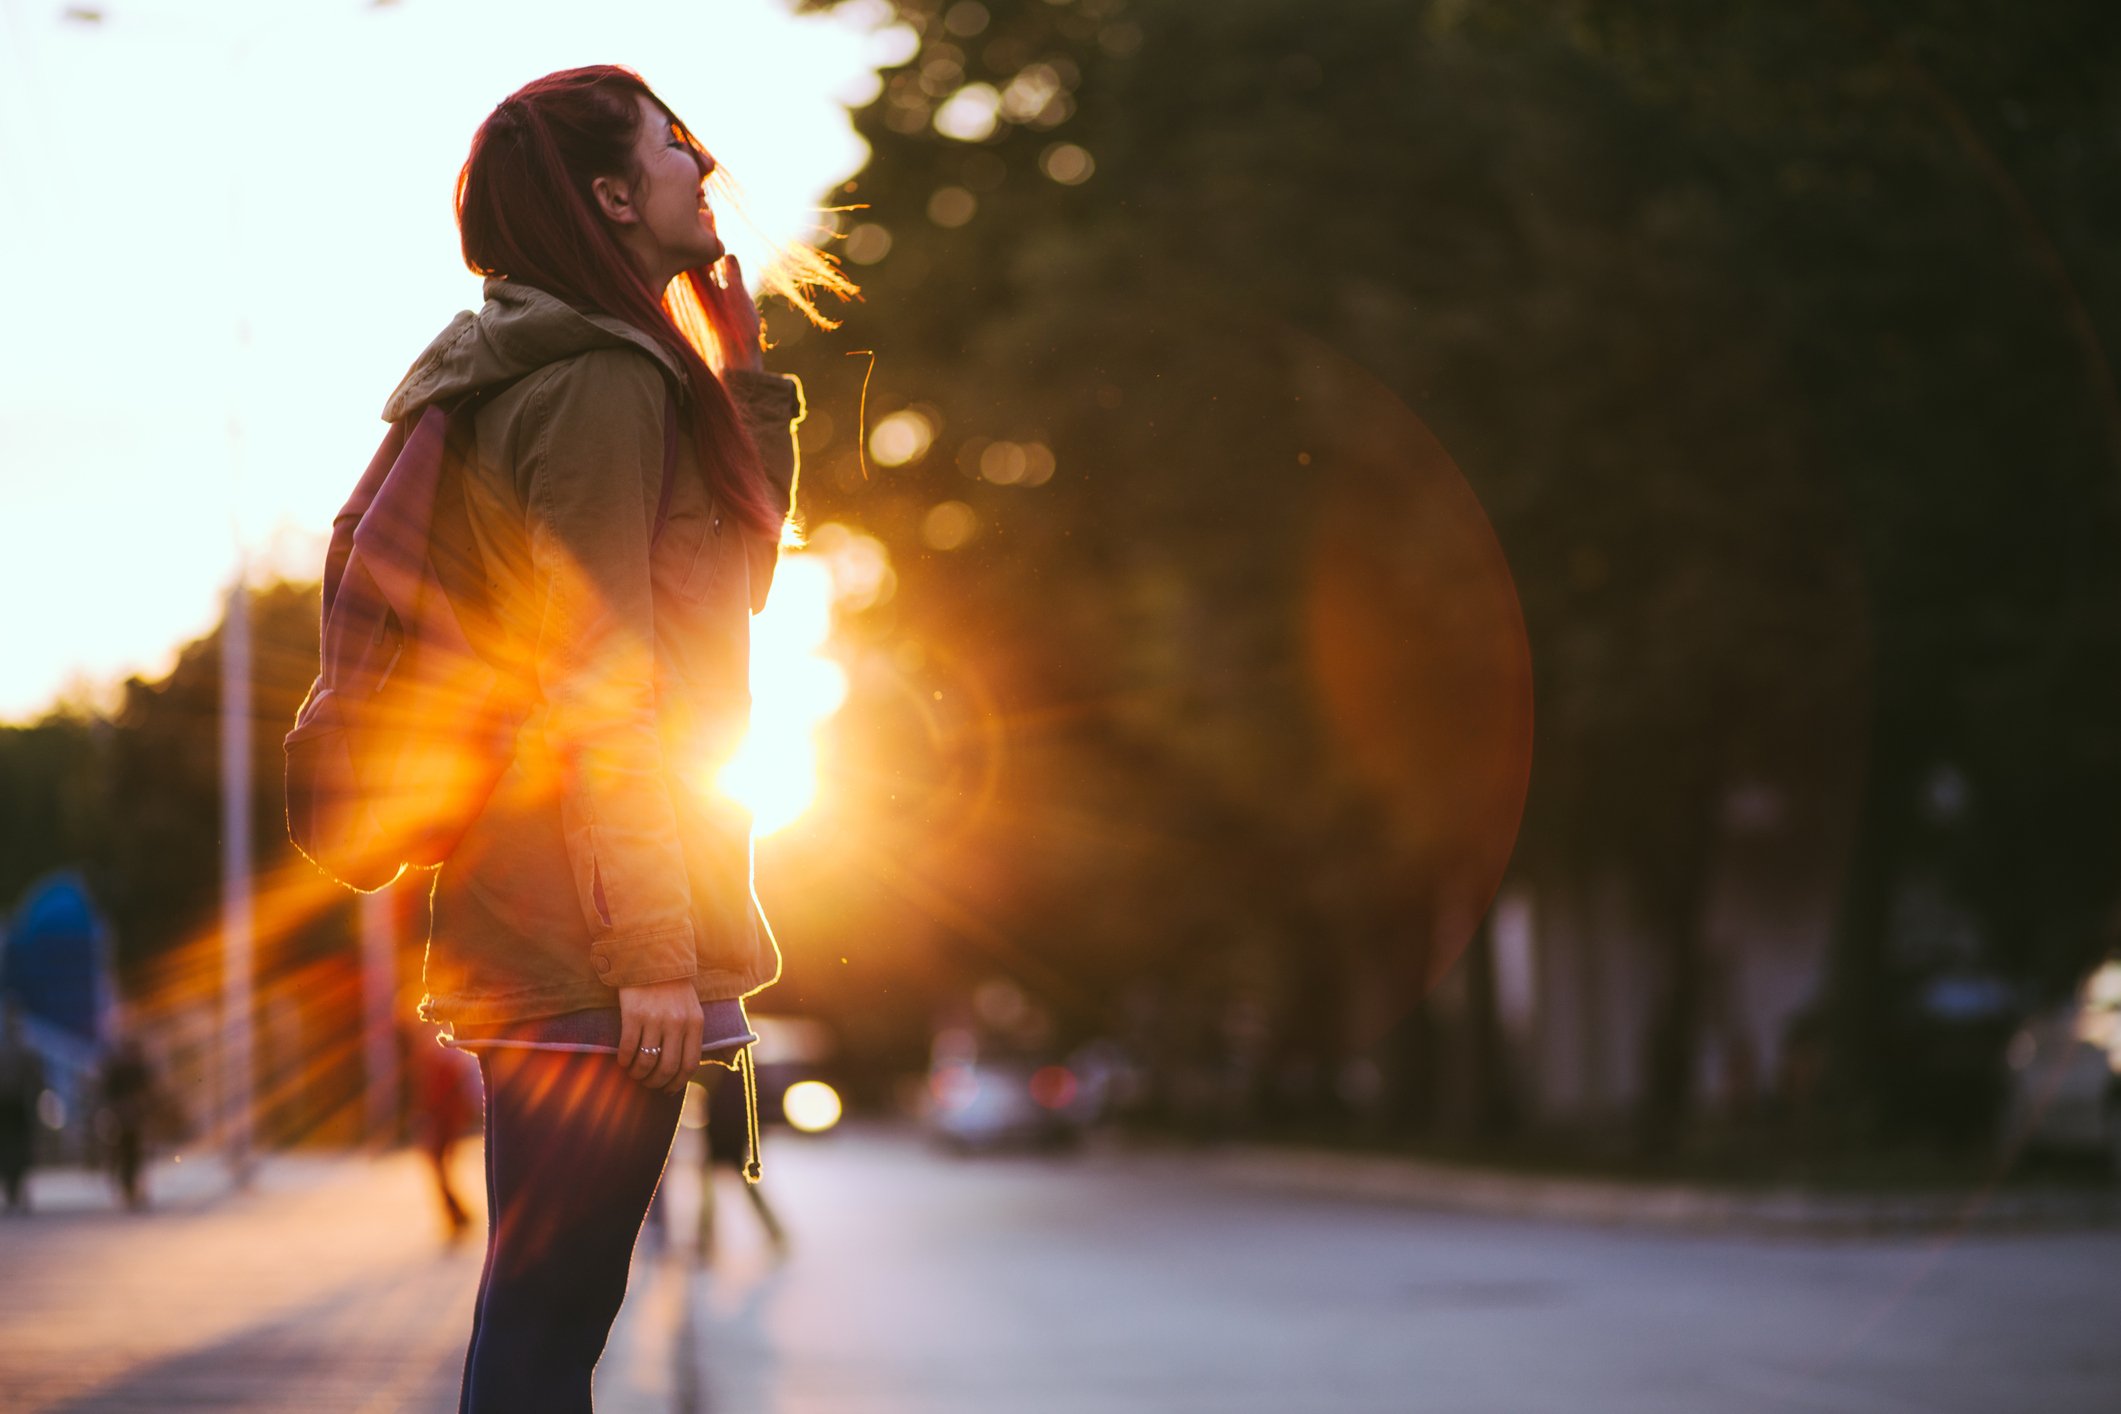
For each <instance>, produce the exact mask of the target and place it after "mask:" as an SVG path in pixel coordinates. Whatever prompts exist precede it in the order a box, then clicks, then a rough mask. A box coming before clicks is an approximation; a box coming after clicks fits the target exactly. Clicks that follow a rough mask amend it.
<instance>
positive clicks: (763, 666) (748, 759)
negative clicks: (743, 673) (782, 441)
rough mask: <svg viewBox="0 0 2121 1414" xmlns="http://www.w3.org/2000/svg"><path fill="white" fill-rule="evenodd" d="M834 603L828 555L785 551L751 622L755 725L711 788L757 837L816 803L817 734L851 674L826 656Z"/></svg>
mask: <svg viewBox="0 0 2121 1414" xmlns="http://www.w3.org/2000/svg"><path fill="white" fill-rule="evenodd" d="M833 598H834V593H833V574H832V569H831V566H830V564H829V563H828V561H827V560H826V559H825V557H823V556H821V555H814V554H808V553H804V552H801V551H796V552H783V554H782V556H781V563H780V567H779V568H778V569H777V570H776V571H775V572H774V577H773V593H772V595H771V596H770V597H769V598H768V599H767V601H766V608H765V611H764V612H763V613H761V614H760V615H759V616H758V617H757V618H756V619H754V620H753V621H752V635H751V726H750V728H749V730H747V731H746V732H745V734H744V741H743V744H742V745H741V746H739V747H738V748H737V751H736V754H735V755H734V756H732V757H731V758H730V759H729V762H728V763H727V764H726V765H724V766H723V767H722V769H721V770H720V772H718V773H717V774H716V776H715V780H714V784H715V787H716V788H717V789H718V790H720V791H722V792H723V793H724V794H726V795H728V796H729V797H731V798H732V799H734V800H736V801H738V802H739V803H741V804H742V805H743V806H744V807H745V808H746V809H748V810H749V811H750V812H751V821H752V824H751V828H752V833H753V834H755V835H770V834H772V833H773V832H774V831H776V830H780V829H785V828H786V827H787V826H789V825H791V824H793V823H794V822H795V821H796V820H797V819H798V818H800V817H801V816H802V814H803V812H804V811H806V810H808V809H809V808H810V806H811V804H812V802H814V801H815V800H816V799H817V786H818V781H817V729H818V727H819V726H821V725H822V724H823V723H824V721H825V720H826V719H827V718H828V717H830V716H831V715H832V714H833V713H834V712H836V711H838V710H839V707H840V704H841V703H842V702H844V701H846V700H847V674H846V671H845V670H844V669H843V668H841V667H840V665H839V664H838V663H835V662H833V661H832V660H831V659H830V658H827V657H825V656H824V654H823V652H822V650H823V648H824V647H825V644H826V641H827V640H828V639H829V638H830V636H831V633H832V605H833Z"/></svg>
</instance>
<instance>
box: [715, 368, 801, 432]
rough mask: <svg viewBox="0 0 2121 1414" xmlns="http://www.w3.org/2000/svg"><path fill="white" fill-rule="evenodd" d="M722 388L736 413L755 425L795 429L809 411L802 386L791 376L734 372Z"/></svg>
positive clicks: (738, 369)
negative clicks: (724, 388)
mask: <svg viewBox="0 0 2121 1414" xmlns="http://www.w3.org/2000/svg"><path fill="white" fill-rule="evenodd" d="M722 384H723V386H724V387H726V388H728V389H729V396H730V397H731V398H733V399H735V401H736V405H737V409H738V410H739V411H740V412H742V413H743V414H744V416H745V417H746V418H747V419H748V420H750V421H751V422H753V423H754V424H758V423H765V424H769V425H770V424H772V423H777V422H778V423H785V424H787V425H789V426H793V425H794V424H796V423H798V422H801V421H802V420H803V416H804V414H805V413H807V412H808V411H809V408H808V407H807V406H806V405H805V404H804V402H803V385H802V383H801V382H800V381H798V380H797V378H796V377H795V375H794V374H792V373H766V372H762V371H755V370H752V369H749V368H733V369H731V370H729V371H728V372H727V373H725V374H723V375H722Z"/></svg>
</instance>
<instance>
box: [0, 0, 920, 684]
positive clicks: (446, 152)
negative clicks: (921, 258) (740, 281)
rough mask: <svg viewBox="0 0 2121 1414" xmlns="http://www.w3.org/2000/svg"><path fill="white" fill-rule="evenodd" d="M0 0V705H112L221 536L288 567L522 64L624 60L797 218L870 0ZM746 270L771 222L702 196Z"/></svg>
mask: <svg viewBox="0 0 2121 1414" xmlns="http://www.w3.org/2000/svg"><path fill="white" fill-rule="evenodd" d="M67 8H68V7H67V6H66V4H65V3H64V0H0V184H4V186H5V189H6V191H7V193H8V195H7V201H6V206H5V208H4V219H0V270H4V271H6V272H8V273H9V278H8V279H7V280H6V283H5V285H4V286H0V291H4V293H0V308H4V309H5V311H6V314H5V327H6V331H7V337H6V338H5V339H0V626H4V627H0V721H24V720H29V719H32V718H34V717H35V716H37V715H39V714H40V713H41V712H42V711H44V710H45V709H46V708H47V707H48V706H49V705H51V704H52V703H53V702H54V701H55V700H56V699H57V698H58V697H59V696H60V695H61V694H67V695H72V696H81V697H86V698H87V699H89V700H90V701H104V700H107V699H108V695H109V693H110V691H111V689H112V688H113V687H114V686H115V685H116V684H117V683H119V682H122V681H123V679H124V678H125V677H126V676H127V675H129V674H132V673H140V674H143V675H145V676H149V677H153V676H157V675H159V674H160V673H162V672H164V671H166V670H167V669H168V667H169V666H170V665H171V663H173V661H174V658H175V653H176V650H177V649H178V648H179V647H180V646H181V645H182V644H183V643H184V642H186V641H188V640H190V639H193V638H196V637H198V636H199V635H201V634H203V633H205V632H207V631H208V630H209V629H210V628H211V627H212V625H213V623H214V622H215V621H216V619H217V618H218V615H219V612H220V601H221V597H222V596H223V595H224V594H225V593H226V591H227V588H228V586H229V584H230V583H231V582H232V581H233V579H234V576H235V572H236V567H237V565H238V563H239V547H240V560H241V562H244V563H247V564H249V565H250V566H251V567H252V568H251V573H252V575H253V577H256V578H269V577H271V576H273V575H275V574H278V573H286V574H288V575H290V576H296V577H301V578H313V577H314V576H315V575H316V574H317V572H318V567H319V566H320V565H321V563H322V558H323V542H324V536H325V535H326V533H327V532H328V530H329V527H330V523H331V518H332V516H333V514H334V513H335V512H336V511H337V510H338V508H339V506H340V504H341V503H342V502H343V501H344V500H345V498H346V495H347V493H348V492H349V491H350V490H351V489H352V488H353V483H354V481H355V480H356V479H357V478H358V477H359V475H360V473H361V471H362V469H363V468H364V467H365V466H366V464H367V461H368V458H369V456H370V454H371V453H372V452H373V451H374V450H375V445H376V443H377V442H378V441H379V440H380V438H381V437H382V434H383V432H384V425H383V423H382V421H381V414H382V407H383V402H384V399H385V398H386V397H387V396H388V395H389V393H390V391H391V389H392V388H394V387H395V386H396V385H397V382H398V380H399V378H400V377H402V376H403V374H404V372H405V370H406V369H407V367H409V366H410V365H411V363H412V361H413V359H414V358H415V357H416V356H417V355H418V354H419V352H420V350H421V349H422V348H424V347H425V346H426V344H427V342H428V340H429V339H431V338H432V337H433V336H434V335H435V334H436V333H437V332H439V331H440V330H441V328H442V327H443V325H445V324H446V323H447V322H448V321H449V319H450V317H451V316H452V315H453V314H454V313H455V312H456V311H457V310H459V309H466V308H474V307H476V306H477V305H478V303H479V301H480V291H479V281H478V278H477V277H476V276H474V275H472V274H471V273H470V272H469V271H467V270H466V269H465V268H464V264H463V258H462V255H461V252H460V250H459V248H458V244H457V233H456V224H455V220H454V217H453V215H452V212H451V195H452V191H453V188H454V184H455V180H456V174H457V170H458V168H459V167H460V166H461V165H462V163H463V160H464V155H465V152H466V150H467V148H468V147H469V144H470V140H471V134H472V131H473V130H474V129H475V128H476V127H477V126H478V124H479V122H480V121H481V120H482V119H483V118H484V117H485V115H486V114H487V113H488V112H489V111H490V110H491V109H492V107H493V106H494V104H496V103H497V102H499V101H500V100H501V99H502V98H504V97H506V96H507V95H508V94H509V93H510V92H511V91H512V90H514V89H515V88H517V87H518V86H520V85H521V84H522V83H524V82H526V81H527V80H529V79H531V78H535V77H536V76H537V75H539V74H542V73H547V72H550V71H552V70H554V69H560V68H569V67H573V66H575V65H578V64H585V63H618V64H625V65H628V66H630V67H632V68H634V69H636V70H638V71H639V72H640V73H641V75H642V76H643V77H644V78H646V79H647V80H648V82H649V84H650V85H651V86H652V87H654V88H655V89H656V90H657V92H658V93H660V94H661V95H662V97H663V98H664V99H665V100H666V101H667V102H668V103H669V104H670V105H671V107H672V108H673V109H674V110H675V111H676V112H677V114H678V115H679V116H680V117H681V118H683V119H684V120H685V122H686V123H687V125H688V126H690V127H691V128H692V129H693V130H694V131H695V132H697V133H699V134H700V136H701V138H702V140H703V141H704V142H705V143H706V144H707V146H708V147H709V149H710V150H711V151H713V152H714V154H715V156H716V158H717V160H718V161H720V162H721V164H722V165H723V166H724V168H726V169H727V170H728V171H729V172H730V173H731V174H732V175H733V176H735V177H736V178H737V180H738V181H739V182H740V183H741V184H742V185H743V187H744V189H745V191H746V194H747V205H748V207H749V210H750V213H751V215H752V217H753V218H754V219H755V220H756V221H757V223H758V226H759V228H760V230H761V231H762V232H763V233H764V237H765V238H771V239H773V240H786V239H791V238H796V237H800V236H802V235H804V234H805V233H814V232H815V231H816V229H817V223H818V221H819V220H820V216H819V211H820V208H822V207H824V206H828V205H831V204H834V195H833V189H834V188H836V187H837V186H838V185H839V184H840V183H841V182H843V181H845V180H846V179H847V178H848V177H849V176H851V175H853V174H854V173H855V172H856V171H857V170H858V169H859V168H860V166H861V165H862V162H863V160H864V159H865V157H866V155H867V154H866V149H865V146H864V144H863V143H862V141H861V140H860V139H859V138H858V137H856V135H855V134H854V132H853V129H852V128H851V126H850V125H849V123H848V119H847V108H848V106H849V105H850V104H853V105H858V104H860V103H862V102H865V101H867V99H868V98H869V96H870V95H871V94H873V92H874V91H875V84H876V76H875V70H876V67H877V66H879V65H883V64H889V63H894V62H898V61H899V60H900V59H902V58H903V57H904V56H905V54H906V53H907V52H909V51H910V48H911V35H910V34H909V33H908V32H906V31H904V30H902V29H899V28H896V27H894V26H891V25H890V24H889V12H888V10H887V9H886V7H885V5H884V4H883V3H882V0H858V3H855V4H852V5H848V6H845V7H843V8H842V9H841V10H840V11H838V12H836V13H835V14H833V15H830V16H807V17H797V16H795V15H793V14H791V13H790V10H789V6H788V4H787V3H784V0H596V3H593V4H589V5H584V4H580V3H578V2H577V0H515V3H494V0H397V3H394V4H387V5H373V4H371V3H369V0H277V3H270V0H94V3H93V4H87V5H77V6H75V7H74V8H76V9H91V10H94V11H97V12H100V14H101V19H100V20H96V21H92V22H91V21H84V20H82V19H79V18H75V17H71V16H69V15H68V14H67ZM721 226H722V232H723V236H724V239H725V241H726V242H727V244H728V246H729V248H730V249H731V250H732V251H733V252H734V253H735V254H736V255H737V257H738V258H739V259H740V260H741V261H742V262H743V263H744V265H745V266H746V268H747V269H750V270H756V269H758V268H759V267H760V266H761V265H762V264H763V260H764V256H763V251H764V248H765V247H764V239H762V238H761V237H758V236H753V235H752V234H751V233H750V232H748V231H746V230H745V229H744V226H743V223H742V222H741V221H738V220H733V219H731V217H730V215H729V214H728V213H726V212H724V213H722V221H721Z"/></svg>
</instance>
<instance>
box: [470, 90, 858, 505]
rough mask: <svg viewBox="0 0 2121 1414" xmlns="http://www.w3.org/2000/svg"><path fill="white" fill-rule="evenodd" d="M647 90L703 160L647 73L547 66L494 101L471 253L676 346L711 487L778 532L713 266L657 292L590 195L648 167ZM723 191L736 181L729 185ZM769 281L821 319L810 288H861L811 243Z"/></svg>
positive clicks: (478, 171)
mask: <svg viewBox="0 0 2121 1414" xmlns="http://www.w3.org/2000/svg"><path fill="white" fill-rule="evenodd" d="M639 98H646V99H648V100H649V101H650V102H652V103H654V104H655V105H656V106H657V107H658V108H661V109H662V110H663V112H664V113H665V114H666V115H669V117H670V120H671V122H672V123H675V124H677V127H678V131H679V132H680V133H681V134H682V135H683V136H684V137H685V139H686V141H687V142H688V143H690V144H691V145H692V147H693V150H694V152H695V153H696V154H697V155H699V156H700V157H702V158H704V157H705V155H706V154H705V152H704V150H703V149H702V148H701V147H700V145H699V142H698V140H697V139H696V138H694V137H693V136H692V134H691V132H690V130H689V129H686V128H685V127H684V125H683V124H682V123H680V122H678V119H677V117H676V115H675V114H671V113H670V108H669V105H667V104H665V103H664V102H663V100H662V99H660V98H657V97H656V95H655V93H654V92H653V91H652V90H651V89H650V88H649V87H648V85H647V84H646V83H645V82H644V81H643V80H642V79H641V77H640V75H638V74H636V73H634V72H633V71H632V70H630V69H624V68H619V67H617V66H615V65H609V64H599V65H594V66H591V67H588V68H581V69H564V70H561V71H560V72H558V73H553V74H547V75H546V76H545V77H543V78H541V79H534V80H532V81H531V82H530V83H527V84H525V85H524V86H523V87H521V88H519V89H517V90H516V91H515V92H514V93H512V94H510V95H509V96H508V98H507V99H505V100H504V101H503V102H502V103H501V105H500V106H499V107H497V108H496V109H494V111H493V112H492V113H491V114H490V115H488V117H487V119H486V121H485V122H483V123H481V124H480V125H479V130H478V132H477V133H475V134H474V135H473V137H472V140H471V155H470V156H469V157H468V158H466V159H465V162H464V168H463V170H462V171H461V172H460V173H459V174H458V176H457V192H456V206H457V229H458V232H459V233H460V235H461V237H462V240H463V248H464V263H465V264H466V265H468V266H470V267H471V269H472V270H473V272H474V273H476V274H479V275H488V276H493V275H498V276H501V277H503V278H505V279H510V280H521V281H522V282H523V283H524V284H526V285H532V286H535V287H536V288H538V289H541V290H543V291H545V292H546V293H547V294H550V295H554V296H556V297H558V298H559V299H562V300H565V301H566V302H567V303H569V304H571V305H573V306H574V307H575V308H577V309H581V310H585V311H590V312H593V313H598V314H605V315H609V316H611V317H613V318H616V319H621V320H624V321H625V322H626V323H628V324H631V325H632V326H634V327H635V328H636V329H639V330H641V331H642V332H643V333H645V334H647V335H649V336H650V337H651V338H653V339H655V340H656V341H657V342H659V343H661V344H662V345H663V346H664V347H665V348H667V349H668V350H669V351H670V352H671V353H672V354H673V355H675V356H676V358H677V359H678V361H679V364H680V366H681V367H683V368H684V369H685V371H686V375H687V378H688V379H689V381H690V382H691V385H692V393H693V397H692V408H693V418H692V434H693V439H694V441H695V443H696V445H697V446H698V448H699V456H700V465H701V467H702V468H703V470H704V471H705V473H706V478H707V485H708V488H709V490H711V491H712V492H713V493H714V495H715V497H716V499H717V500H718V501H720V502H721V504H722V505H723V506H724V507H725V508H726V510H727V511H728V512H729V513H731V514H733V515H734V516H735V517H736V519H737V520H738V522H739V523H741V524H743V525H745V526H748V527H749V528H750V529H752V530H755V531H757V532H758V533H760V534H763V535H776V536H777V535H778V534H779V533H780V531H781V512H780V508H779V507H777V506H775V505H774V504H773V503H772V499H771V495H770V493H769V491H768V489H767V486H766V480H765V476H764V474H763V473H762V472H761V471H760V469H759V457H758V449H757V448H756V447H755V446H754V445H753V444H752V441H751V437H750V434H749V433H748V432H746V431H745V428H744V423H743V420H742V419H741V418H740V417H738V416H737V411H736V407H735V404H734V403H732V402H731V401H730V398H729V393H728V390H727V389H725V388H724V387H723V386H722V382H721V380H720V379H719V378H718V377H716V375H715V370H714V368H713V367H712V365H711V364H710V362H709V351H710V350H711V348H712V343H711V341H710V340H709V338H708V334H707V325H706V316H705V313H704V310H703V301H704V300H705V299H706V298H707V295H706V287H707V285H708V284H709V282H710V281H711V279H712V274H711V267H701V268H699V269H696V270H688V271H686V272H685V273H684V274H683V275H681V276H679V277H678V278H677V279H676V280H673V281H672V282H671V283H670V288H669V289H668V290H667V291H659V290H654V289H651V288H650V287H649V282H648V279H647V277H646V276H645V275H643V274H642V273H641V270H640V267H639V266H637V265H636V264H635V263H634V262H633V260H632V259H631V258H630V257H629V256H628V255H627V253H626V249H625V247H624V246H622V245H621V244H620V243H619V239H618V237H617V235H616V234H614V232H613V231H612V229H611V227H610V225H609V224H608V223H606V222H605V220H604V219H603V217H602V215H601V213H600V212H599V211H598V209H597V203H596V199H595V197H594V196H593V195H592V194H591V191H590V184H591V183H592V182H593V181H594V180H595V179H596V178H598V177H602V176H614V177H617V176H622V177H627V178H634V177H637V176H638V175H639V174H638V172H637V171H636V170H635V163H634V143H635V140H636V139H637V138H638V137H639V135H640V123H641V112H640V106H639V104H638V102H637V101H636V100H637V99H639ZM717 174H719V168H717ZM710 180H711V179H710ZM722 189H723V190H730V188H729V187H728V184H727V183H726V181H725V182H724V183H723V184H722ZM764 283H765V285H766V286H767V288H768V289H770V290H772V291H773V292H774V293H777V294H780V295H782V296H783V297H784V298H787V299H788V300H789V302H790V303H792V304H794V305H795V306H796V307H797V308H798V309H800V310H802V311H803V313H804V314H806V315H807V316H809V317H810V318H811V319H812V320H813V321H815V322H817V323H819V324H822V325H829V324H830V321H829V320H827V319H825V317H824V316H823V315H822V314H821V313H819V311H818V309H817V306H816V304H815V303H814V302H812V300H811V299H810V296H809V291H810V290H811V289H813V288H823V289H827V290H830V291H832V292H833V293H834V294H837V295H839V296H841V297H842V298H847V297H850V296H853V295H854V294H855V288H854V285H853V284H852V283H851V282H850V281H849V280H848V279H847V278H846V276H844V275H843V274H841V273H840V271H839V269H838V268H837V267H836V266H835V265H833V264H832V262H831V261H830V259H829V258H828V257H826V256H823V255H821V254H820V253H819V252H817V251H816V250H814V249H811V248H810V247H809V246H801V247H800V248H791V249H789V250H784V251H781V252H779V254H778V256H777V258H776V260H775V261H774V262H773V265H772V267H771V268H769V270H768V271H767V272H766V275H765V277H764Z"/></svg>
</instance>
